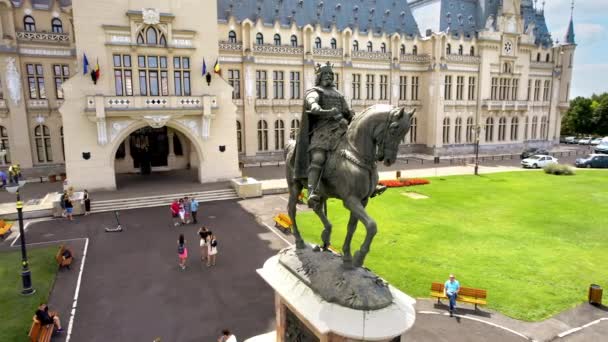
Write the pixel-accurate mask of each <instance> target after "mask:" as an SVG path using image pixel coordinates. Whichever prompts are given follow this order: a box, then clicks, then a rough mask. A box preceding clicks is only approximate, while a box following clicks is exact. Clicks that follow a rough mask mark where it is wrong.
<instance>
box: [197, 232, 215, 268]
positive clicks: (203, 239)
mask: <svg viewBox="0 0 608 342" xmlns="http://www.w3.org/2000/svg"><path fill="white" fill-rule="evenodd" d="M211 234H212V233H211V231H210V230H209V229H207V227H206V226H203V227H202V228H201V229H199V230H198V235H199V237H200V246H201V261H205V260H207V256H208V255H209V248H208V247H207V243H208V241H209V236H211Z"/></svg>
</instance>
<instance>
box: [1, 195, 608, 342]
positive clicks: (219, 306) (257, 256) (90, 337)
mask: <svg viewBox="0 0 608 342" xmlns="http://www.w3.org/2000/svg"><path fill="white" fill-rule="evenodd" d="M285 204H286V197H285V195H274V196H265V197H263V198H258V199H249V200H242V201H219V202H211V203H204V204H203V205H202V206H201V211H200V215H199V216H200V218H201V219H200V221H201V223H202V224H206V225H208V226H209V227H210V228H211V229H212V230H213V232H214V233H216V234H217V236H218V241H219V247H218V248H219V256H218V263H217V265H216V266H215V267H211V268H207V267H206V266H204V265H202V264H201V262H200V261H199V250H198V238H197V236H196V231H197V229H198V226H194V225H187V226H181V227H173V226H172V223H171V218H170V215H169V211H168V209H167V208H147V209H136V210H129V211H122V212H121V213H120V220H121V223H122V224H123V226H124V227H125V230H124V231H123V232H121V233H106V232H104V230H103V228H104V227H105V226H112V225H114V224H115V223H114V216H113V214H112V213H102V214H94V215H91V216H87V217H77V218H76V219H75V221H74V222H67V221H65V220H50V221H43V222H37V223H32V224H30V225H29V226H28V230H27V238H28V243H30V244H31V248H34V247H36V246H41V245H47V243H46V242H49V243H52V244H59V243H66V244H68V245H69V246H70V247H72V248H73V249H74V250H75V252H76V256H77V258H76V260H77V262H76V264H75V265H73V267H72V269H71V270H62V271H60V272H58V276H57V280H56V283H55V285H54V288H53V291H52V293H51V297H50V304H51V307H53V308H55V309H57V310H58V311H59V312H61V315H62V319H63V321H64V324H65V325H66V326H68V322H69V321H70V312H71V309H72V306H74V305H75V308H76V309H75V311H74V312H75V315H74V317H73V324H72V331H71V334H69V333H64V334H63V335H56V338H54V339H53V341H65V340H66V338H67V336H68V335H69V336H70V341H152V340H153V339H154V338H156V337H161V338H162V341H215V340H216V338H217V336H218V334H219V331H220V330H221V329H223V328H230V329H231V330H233V331H234V332H235V334H236V335H237V337H238V338H239V341H243V340H245V339H246V338H249V337H252V336H255V335H259V334H263V333H266V332H269V331H272V330H273V329H274V295H273V292H272V290H271V289H270V287H269V286H268V285H266V284H265V283H264V281H263V280H262V279H261V278H260V277H259V276H258V275H257V273H256V272H255V270H256V269H257V268H260V267H261V266H262V264H263V262H264V261H265V260H266V259H267V258H269V257H270V256H272V255H274V254H276V253H277V252H278V251H279V250H280V249H281V248H284V247H286V246H288V245H289V244H290V243H291V242H292V238H291V236H290V235H285V234H283V233H280V232H278V231H276V230H275V229H274V228H272V227H271V226H272V214H273V213H275V212H276V211H277V210H283V209H284V208H285ZM300 209H302V210H304V209H305V208H304V207H303V206H300ZM180 233H183V234H184V235H185V237H186V239H187V246H188V248H189V254H190V257H189V260H188V268H187V270H186V271H180V270H179V268H178V266H177V256H176V240H177V237H178V234H180ZM58 240H61V241H63V242H53V241H58ZM11 242H12V241H11V240H9V241H5V242H4V243H3V248H5V249H6V248H8V247H7V245H8V244H9V243H11ZM17 245H18V244H17ZM85 246H86V249H87V253H86V259H85V264H84V268H83V271H82V279H81V284H80V289H79V291H78V298H77V301H76V304H74V301H73V299H74V293H75V290H76V286H77V282H78V275H79V271H80V266H81V262H82V261H83V258H82V255H83V251H84V249H85ZM33 279H34V282H35V280H36V278H35V275H33ZM416 310H417V312H418V313H417V317H416V323H415V325H414V327H413V329H412V330H411V331H410V332H409V333H408V337H409V338H410V340H411V341H531V340H538V341H548V340H553V339H558V340H564V341H591V340H596V338H600V337H601V336H605V334H606V332H607V329H608V312H607V311H606V310H605V309H597V308H594V307H591V306H589V305H587V304H581V305H580V306H578V307H577V308H575V309H573V310H571V311H568V312H565V313H562V314H560V315H558V316H556V317H554V318H551V319H549V320H547V321H544V322H540V323H526V322H521V321H516V320H513V319H510V318H508V317H505V316H502V315H500V314H498V313H493V312H491V311H489V310H486V309H482V310H480V311H475V310H473V309H472V307H467V306H462V307H461V309H460V310H459V312H458V315H457V317H454V318H450V317H449V316H447V314H446V310H445V306H444V305H437V304H436V303H435V302H434V301H432V300H430V299H428V298H420V299H418V303H417V305H416ZM593 321H597V322H596V323H595V324H593V325H591V326H589V327H586V328H584V329H582V330H577V331H573V332H572V333H571V334H568V335H567V336H565V337H564V338H562V339H560V338H557V337H556V336H557V335H558V334H559V333H563V332H566V331H568V330H572V329H573V328H576V327H581V326H584V325H585V324H588V323H590V322H593Z"/></svg>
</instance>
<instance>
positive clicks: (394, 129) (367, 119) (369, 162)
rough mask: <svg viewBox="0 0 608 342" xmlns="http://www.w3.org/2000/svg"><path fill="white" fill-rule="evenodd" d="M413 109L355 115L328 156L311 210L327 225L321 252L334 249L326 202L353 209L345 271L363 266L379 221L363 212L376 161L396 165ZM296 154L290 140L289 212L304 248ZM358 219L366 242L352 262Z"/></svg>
mask: <svg viewBox="0 0 608 342" xmlns="http://www.w3.org/2000/svg"><path fill="white" fill-rule="evenodd" d="M414 111H415V110H413V111H411V112H408V113H406V112H405V109H404V108H396V107H393V106H389V105H375V106H372V107H369V108H368V109H366V110H365V111H363V112H361V113H360V114H358V115H356V116H355V117H354V119H353V121H352V122H351V124H350V125H349V127H348V130H347V131H346V134H345V135H344V136H343V137H342V138H341V140H340V143H339V144H338V146H337V148H336V149H335V150H334V151H331V152H330V153H329V156H328V159H327V163H326V165H325V169H324V171H323V175H322V177H321V183H320V184H319V187H318V192H319V195H320V197H321V201H320V205H317V206H315V207H314V208H313V210H314V211H315V213H316V214H317V216H319V218H320V219H321V221H322V222H323V226H324V230H323V232H322V234H321V239H322V241H323V246H322V248H323V249H326V248H327V247H329V246H330V236H331V229H332V225H331V223H330V222H329V220H328V219H327V216H326V213H325V211H324V210H323V208H324V207H325V205H326V202H327V199H328V198H338V199H341V200H342V203H343V204H344V206H345V207H346V208H347V209H348V210H349V211H350V219H349V221H348V231H347V234H346V239H345V241H344V246H343V247H342V252H343V257H342V258H343V262H344V266H345V267H347V268H351V267H353V266H355V267H360V266H362V265H363V262H364V260H365V257H366V255H367V253H368V252H369V250H370V246H371V243H372V240H373V238H374V235H376V231H377V227H376V222H375V221H374V219H372V218H371V217H370V216H369V215H368V214H367V212H366V211H365V207H366V205H367V202H368V200H369V198H370V196H372V194H374V191H375V189H376V185H377V184H378V171H377V169H376V162H381V161H383V162H384V165H386V166H390V165H392V164H393V163H395V161H396V159H397V152H398V148H399V142H401V141H402V140H403V138H404V137H405V134H406V133H407V132H408V131H409V129H410V122H411V121H410V119H411V118H412V116H413V115H414ZM296 144H297V142H296ZM294 150H295V144H294V143H293V142H290V143H289V144H288V145H287V147H286V150H285V158H286V159H285V160H286V163H285V164H286V165H287V167H286V173H287V175H286V177H287V184H288V187H289V203H288V206H287V210H288V213H289V217H290V218H291V221H292V222H293V234H294V236H295V239H296V247H297V248H299V249H301V248H305V244H304V240H302V237H301V235H300V232H299V230H298V225H297V223H296V204H297V200H298V195H299V194H300V193H301V191H302V189H303V188H304V187H305V185H306V180H305V179H295V178H294V166H293V165H294V158H293V155H294ZM358 221H361V222H362V223H363V225H364V226H365V229H366V231H367V232H366V236H365V241H364V242H363V244H362V245H361V247H360V249H359V250H358V251H357V252H356V253H355V256H354V260H353V257H352V255H351V249H350V247H351V246H350V245H351V240H352V237H353V234H354V233H355V229H356V228H357V222H358Z"/></svg>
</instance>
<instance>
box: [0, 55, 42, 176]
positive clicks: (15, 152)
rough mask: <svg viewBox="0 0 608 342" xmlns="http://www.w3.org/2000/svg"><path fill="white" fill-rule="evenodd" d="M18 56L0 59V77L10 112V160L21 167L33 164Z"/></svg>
mask: <svg viewBox="0 0 608 342" xmlns="http://www.w3.org/2000/svg"><path fill="white" fill-rule="evenodd" d="M20 65H21V61H20V59H19V56H17V55H15V56H10V57H6V58H2V59H0V70H1V72H0V77H2V87H3V89H4V95H5V99H6V105H7V107H8V110H9V113H10V126H9V127H8V129H9V144H10V145H9V146H10V154H11V162H13V163H19V164H21V168H22V169H27V168H31V167H32V166H34V163H33V160H32V145H31V141H30V135H31V133H30V128H29V124H28V120H27V118H28V116H27V109H26V101H27V100H26V98H25V88H24V87H25V85H24V84H23V82H22V77H21V75H20V70H19V69H20V68H19V66H20Z"/></svg>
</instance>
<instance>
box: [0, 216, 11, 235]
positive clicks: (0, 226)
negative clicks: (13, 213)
mask: <svg viewBox="0 0 608 342" xmlns="http://www.w3.org/2000/svg"><path fill="white" fill-rule="evenodd" d="M12 227H13V224H12V223H9V222H6V221H4V220H0V238H2V239H4V238H6V237H7V236H8V235H9V234H10V233H11V228H12Z"/></svg>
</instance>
